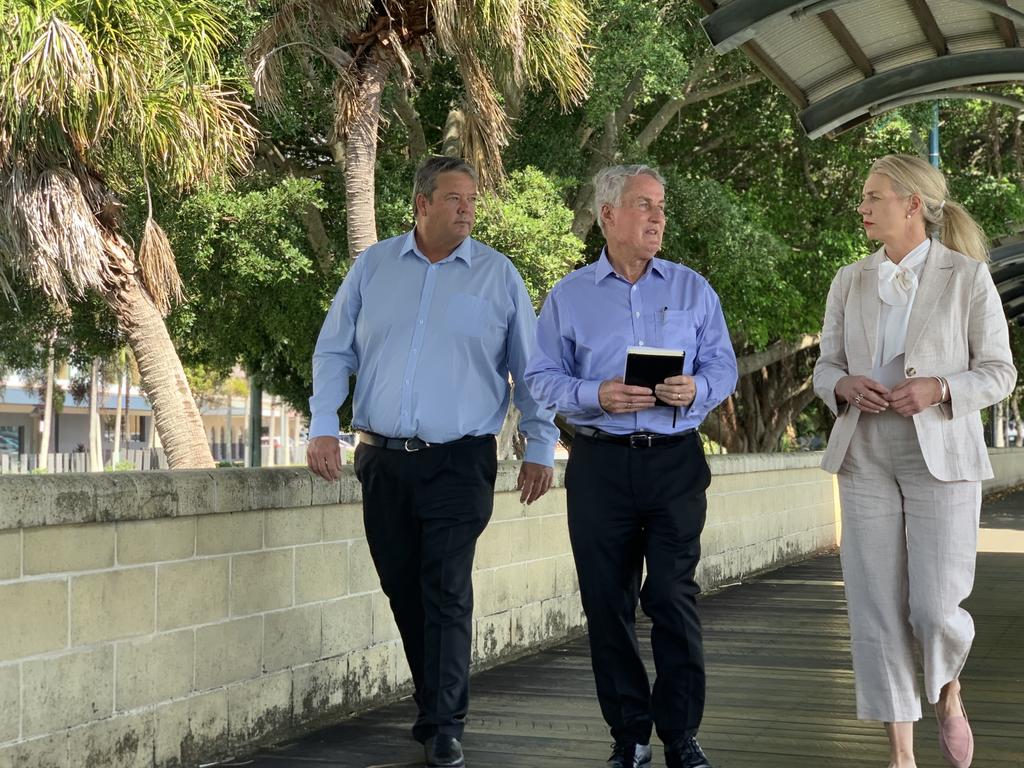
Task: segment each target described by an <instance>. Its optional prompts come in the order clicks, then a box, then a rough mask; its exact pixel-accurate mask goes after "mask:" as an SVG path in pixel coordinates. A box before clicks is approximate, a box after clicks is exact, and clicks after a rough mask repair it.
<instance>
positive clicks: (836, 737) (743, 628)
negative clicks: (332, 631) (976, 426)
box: [224, 493, 1024, 768]
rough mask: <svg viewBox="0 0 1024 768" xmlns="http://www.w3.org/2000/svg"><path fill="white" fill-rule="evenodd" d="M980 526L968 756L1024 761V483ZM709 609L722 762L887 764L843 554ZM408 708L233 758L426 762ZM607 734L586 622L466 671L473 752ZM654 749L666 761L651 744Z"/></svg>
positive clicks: (565, 758)
mask: <svg viewBox="0 0 1024 768" xmlns="http://www.w3.org/2000/svg"><path fill="white" fill-rule="evenodd" d="M982 534H983V535H982V542H981V546H980V547H979V549H980V550H981V551H980V553H979V555H978V578H977V585H976V588H975V590H974V594H973V596H972V597H971V598H970V600H969V602H968V603H967V606H968V608H969V609H970V610H971V612H972V613H973V615H974V617H975V621H976V624H977V626H978V635H977V638H976V640H975V644H974V650H973V652H972V654H971V658H970V661H969V662H968V665H967V668H966V670H965V672H964V676H963V686H964V697H965V701H966V703H967V708H968V713H969V715H970V717H971V721H972V724H973V726H974V730H975V734H976V739H977V749H976V754H975V761H974V765H975V766H977V767H978V768H1010V767H1011V766H1012V767H1013V768H1024V493H1017V494H1014V495H1010V496H1007V497H1005V498H1003V499H1001V500H998V501H994V502H990V503H988V504H986V506H985V511H984V515H983V522H982ZM701 613H702V616H703V620H704V627H705V648H706V653H707V669H708V702H707V710H706V715H705V718H704V725H703V727H702V728H701V732H700V740H701V743H702V744H703V745H704V748H705V750H706V751H707V752H708V755H709V757H710V758H711V759H712V762H713V764H714V765H715V767H716V768H805V767H807V768H809V767H810V766H816V767H819V766H829V767H831V766H851V767H852V768H858V767H860V766H863V767H864V768H868V767H871V768H875V767H878V768H884V766H886V765H887V762H888V760H887V757H888V749H887V746H886V741H885V736H884V733H883V731H882V728H881V726H879V725H878V724H877V723H862V722H859V721H857V720H856V719H855V717H854V695H853V675H852V672H851V671H850V648H849V634H848V629H847V623H846V613H845V604H844V598H843V584H842V575H841V573H840V568H839V559H838V556H837V555H835V554H831V555H824V556H821V557H818V558H816V559H814V560H810V561H808V562H805V563H801V564H798V565H793V566H790V567H787V568H783V569H781V570H778V571H775V572H773V573H770V574H766V575H764V576H761V577H759V578H755V579H751V580H750V581H749V582H746V583H744V584H743V585H741V586H735V587H731V588H728V589H725V590H722V591H721V592H718V593H717V594H714V595H710V596H708V597H705V598H703V599H702V601H701ZM643 634H644V635H646V634H647V632H646V631H644V632H643ZM645 640H646V639H645ZM644 645H645V646H646V648H645V652H646V653H647V661H648V665H649V666H651V657H650V652H649V651H650V649H649V643H646V642H645V643H644ZM925 706H926V710H925V711H926V717H925V719H924V720H922V721H921V723H920V724H919V726H918V728H917V736H916V743H917V754H918V766H919V767H920V768H938V766H943V765H945V763H944V762H943V761H942V759H941V758H940V756H939V754H938V746H937V744H936V726H935V721H934V718H933V717H931V716H930V713H929V712H928V708H927V704H926V703H925ZM413 712H414V710H413V707H412V706H411V702H409V701H408V700H406V701H402V702H399V703H397V704H394V705H391V706H387V707H383V708H381V709H378V710H375V711H372V712H369V713H366V714H364V715H361V716H359V717H356V718H353V719H350V720H346V721H344V722H342V723H339V724H338V725H336V726H334V727H331V728H329V729H327V730H324V731H320V732H318V733H315V734H312V735H311V736H308V737H306V738H305V739H303V740H300V741H296V742H293V743H289V744H282V745H279V746H277V747H275V748H272V749H267V750H264V751H262V752H261V753H260V754H259V755H257V756H255V758H251V759H249V760H244V761H242V760H239V761H237V762H234V763H226V764H224V765H247V766H252V768H326V766H335V767H336V768H371V767H372V768H399V767H400V766H420V765H422V750H421V748H420V747H419V745H418V744H416V743H415V742H413V741H412V740H411V738H410V737H409V735H408V733H409V730H408V729H409V724H410V722H411V721H412V717H413ZM609 743H610V739H609V736H608V733H607V729H606V727H605V724H604V722H603V721H602V720H601V716H600V712H599V710H598V706H597V701H596V698H595V694H594V685H593V679H592V677H591V671H590V659H589V654H588V651H587V643H586V639H585V638H580V639H577V640H574V641H570V642H566V643H564V644H562V645H559V646H557V647H555V648H552V649H550V650H547V651H544V652H541V653H538V654H535V655H532V656H529V657H526V658H523V659H520V660H518V661H515V662H512V663H509V664H506V665H504V666H501V667H498V668H496V669H493V670H490V671H487V672H484V673H482V674H480V675H478V676H476V677H474V679H473V688H472V699H471V706H470V718H469V722H468V727H467V729H466V737H465V748H466V759H467V765H468V766H469V768H555V766H558V768H583V767H584V766H590V767H591V768H597V767H599V766H603V765H604V761H605V760H606V759H607V757H608V754H609V751H610V750H609ZM654 765H655V766H661V765H664V761H663V757H662V753H661V750H660V748H657V747H656V749H655V759H654Z"/></svg>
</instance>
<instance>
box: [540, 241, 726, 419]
mask: <svg viewBox="0 0 1024 768" xmlns="http://www.w3.org/2000/svg"><path fill="white" fill-rule="evenodd" d="M631 346H649V347H668V348H672V349H683V350H685V351H686V360H685V362H684V365H683V373H685V374H687V375H689V376H693V378H694V381H695V383H696V386H697V395H696V397H695V398H694V400H693V403H691V404H690V406H689V407H687V408H680V409H679V417H678V419H677V420H676V423H675V426H673V424H672V420H673V409H672V408H667V407H663V406H655V407H653V408H647V409H645V410H642V411H638V412H636V413H618V414H610V413H606V412H605V411H604V410H603V409H602V408H601V405H600V403H599V402H598V389H599V388H600V386H601V383H602V382H603V381H606V380H608V379H614V378H617V377H620V376H622V375H623V373H624V371H625V365H626V348H627V347H631ZM526 382H527V384H528V385H529V387H530V392H531V393H532V394H533V396H534V398H536V400H537V402H538V403H539V404H540V405H541V406H543V407H547V408H554V409H555V410H557V411H558V412H559V413H561V414H562V415H563V416H565V418H566V419H568V420H569V422H570V423H571V424H575V425H577V426H588V427H595V428H597V429H601V430H604V431H605V432H612V433H615V434H628V433H631V432H656V433H660V434H672V433H676V432H681V431H683V430H686V429H690V428H694V427H697V426H699V425H700V423H701V422H702V421H703V420H704V417H705V416H707V414H708V413H709V412H710V411H711V409H712V408H714V407H715V406H716V405H718V404H719V403H720V402H722V401H723V400H724V399H725V398H726V397H728V396H729V395H730V394H732V392H733V390H734V389H735V388H736V354H735V352H733V348H732V342H730V340H729V330H728V328H726V325H725V317H724V316H723V314H722V306H721V303H720V302H719V300H718V295H717V294H716V293H715V292H714V290H712V288H711V286H710V285H709V284H708V281H707V280H705V279H704V278H703V277H701V276H700V275H698V274H697V273H696V272H694V271H693V270H692V269H689V268H688V267H684V266H682V265H680V264H675V263H673V262H670V261H665V260H663V259H657V258H655V259H652V260H651V262H650V265H649V266H648V268H647V271H646V272H645V273H644V275H643V277H641V278H640V279H639V280H637V281H636V283H635V284H632V285H631V284H630V283H629V281H628V280H626V279H625V278H623V277H622V276H620V275H618V274H617V273H616V272H615V270H614V269H613V268H612V265H611V263H610V262H609V261H608V256H607V253H605V252H602V253H601V258H600V259H598V260H597V261H596V262H594V263H593V264H590V265H588V266H586V267H583V268H582V269H578V270H576V271H575V272H573V273H571V274H570V275H568V276H566V277H565V278H563V279H562V280H561V281H560V282H559V283H558V284H557V285H556V286H555V287H554V289H552V291H551V293H550V295H549V296H548V298H547V301H546V302H545V303H544V309H543V310H542V311H541V315H540V322H539V324H538V326H537V346H536V349H535V351H534V353H533V355H532V356H531V358H530V363H529V365H528V366H527V369H526Z"/></svg>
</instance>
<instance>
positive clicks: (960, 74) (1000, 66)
mask: <svg viewBox="0 0 1024 768" xmlns="http://www.w3.org/2000/svg"><path fill="white" fill-rule="evenodd" d="M737 1H738V0H737ZM726 7H728V6H726ZM1007 80H1024V49H1021V48H1000V49H999V50H994V51H972V52H971V53H961V54H955V55H953V54H951V55H949V56H943V57H941V58H939V59H930V60H928V61H919V62H916V63H914V64H908V65H907V66H904V67H898V68H897V69H892V70H889V71H888V72H882V73H881V74H877V75H875V76H874V77H872V78H868V79H866V80H861V81H860V82H859V83H854V84H853V85H851V86H848V87H847V88H843V89H842V90H840V91H837V92H836V93H833V94H831V95H829V96H826V97H825V98H823V99H821V100H819V101H817V102H815V103H814V104H811V105H810V106H809V107H807V108H806V109H804V110H802V111H801V112H800V122H801V124H802V125H803V127H804V130H805V131H807V135H808V136H810V137H811V138H815V139H816V138H819V137H820V136H824V135H825V134H826V133H828V132H829V131H834V130H836V129H839V128H841V127H842V126H844V125H845V124H847V123H849V122H850V121H852V120H855V119H856V118H858V117H860V116H862V115H864V114H867V113H868V112H869V110H870V109H871V107H872V106H874V105H876V104H881V103H884V102H887V101H893V100H895V99H899V98H903V97H906V96H911V95H917V94H922V93H926V92H929V91H938V90H944V89H948V88H955V87H957V86H961V85H979V84H982V83H998V82H1005V81H1007Z"/></svg>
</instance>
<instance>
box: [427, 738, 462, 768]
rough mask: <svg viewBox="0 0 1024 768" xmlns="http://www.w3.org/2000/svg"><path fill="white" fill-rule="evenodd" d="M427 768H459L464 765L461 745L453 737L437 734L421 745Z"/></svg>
mask: <svg viewBox="0 0 1024 768" xmlns="http://www.w3.org/2000/svg"><path fill="white" fill-rule="evenodd" d="M423 754H424V756H425V757H426V761H427V768H459V767H460V766H463V765H465V764H466V759H465V758H464V757H463V756H462V744H460V743H459V740H458V739H456V738H455V737H454V736H446V735H445V734H443V733H439V734H437V735H436V736H431V737H430V738H429V739H427V740H426V742H425V743H424V744H423Z"/></svg>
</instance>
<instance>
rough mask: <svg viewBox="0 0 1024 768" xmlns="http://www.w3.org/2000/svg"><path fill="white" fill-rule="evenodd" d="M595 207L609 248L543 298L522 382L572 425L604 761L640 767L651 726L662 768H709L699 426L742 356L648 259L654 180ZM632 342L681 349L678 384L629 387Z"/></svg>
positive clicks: (704, 285) (684, 277)
mask: <svg viewBox="0 0 1024 768" xmlns="http://www.w3.org/2000/svg"><path fill="white" fill-rule="evenodd" d="M595 210H596V211H597V213H598V222H599V223H600V226H601V230H602V232H603V233H604V236H605V241H606V246H605V249H604V251H603V252H602V253H601V257H600V259H598V260H597V261H596V262H595V263H593V264H590V265H588V266H586V267H583V268H582V269H578V270H576V271H575V272H573V273H572V274H570V275H568V276H567V277H565V278H564V279H563V280H561V281H560V282H559V283H558V284H557V285H556V286H555V287H554V289H553V290H552V291H551V294H550V295H549V296H548V299H547V301H546V302H545V304H544V309H543V311H542V312H541V316H540V323H539V325H538V327H537V348H536V350H535V352H534V354H533V356H532V358H531V360H530V364H529V366H528V367H527V371H526V377H525V378H526V381H527V384H528V385H529V387H530V392H531V393H532V394H533V396H534V398H536V400H537V401H538V403H539V404H540V405H541V406H544V407H549V408H554V409H556V410H557V411H558V412H559V413H561V414H562V415H563V416H564V417H565V418H566V419H567V420H568V421H569V422H570V423H571V424H573V425H574V426H575V427H576V436H575V439H574V440H573V445H572V453H571V454H570V456H569V464H568V467H567V468H566V473H565V488H566V492H567V500H568V517H569V535H570V539H571V541H572V550H573V556H574V557H575V560H576V572H577V574H578V576H579V582H580V594H581V596H582V599H583V610H584V611H585V612H586V615H587V623H588V626H589V634H590V652H591V661H592V664H593V669H594V677H595V680H596V683H597V695H598V699H599V701H600V704H601V712H602V714H603V715H604V718H605V721H606V722H607V723H608V725H609V727H610V728H611V733H612V737H613V738H614V739H615V746H614V749H613V752H612V756H611V757H610V758H609V760H608V765H609V766H610V767H611V768H647V767H648V766H649V765H650V764H651V747H650V737H651V730H652V727H655V728H657V731H658V736H659V737H660V738H661V740H662V742H664V744H665V760H666V764H667V766H668V768H710V763H709V762H708V759H707V757H706V755H705V754H704V752H703V750H702V749H701V747H700V745H699V744H698V743H697V739H696V734H697V729H698V728H699V726H700V722H701V717H702V715H703V711H704V652H703V641H702V638H701V626H700V619H699V617H698V615H697V604H696V596H697V594H698V593H699V592H700V588H699V587H698V586H697V583H696V582H695V581H694V572H695V570H696V567H697V562H698V560H699V559H700V534H701V531H702V529H703V527H704V519H705V514H706V511H707V500H706V497H705V490H706V489H707V487H708V484H709V483H710V481H711V472H710V470H709V469H708V464H707V461H705V459H704V450H703V447H702V445H701V441H700V437H699V435H698V434H697V427H698V426H700V423H701V421H703V419H704V417H705V416H706V415H707V414H708V412H709V411H711V409H712V408H714V407H715V406H716V405H718V404H719V403H720V402H721V401H722V400H724V399H725V398H726V397H728V396H729V394H731V393H732V391H733V389H734V388H735V386H736V355H735V353H734V352H733V349H732V344H731V343H730V341H729V331H728V329H727V328H726V325H725V318H724V317H723V315H722V308H721V305H720V303H719V300H718V296H717V295H716V294H715V292H714V291H713V290H712V289H711V286H710V285H708V282H707V280H705V279H704V278H703V277H701V276H700V275H698V274H697V273H696V272H694V271H693V270H691V269H688V268H687V267H684V266H682V265H680V264H674V263H672V262H669V261H664V260H663V259H658V258H655V255H656V254H657V253H658V251H659V250H660V249H661V240H662V236H663V234H664V231H665V182H664V180H663V179H662V177H661V175H660V174H659V173H658V172H657V171H655V170H653V169H652V168H648V167H647V166H642V165H632V166H616V167H613V168H606V169H605V170H603V171H601V172H600V173H599V174H598V175H597V178H596V179H595ZM633 346H635V347H645V346H646V347H662V348H671V349H675V350H683V351H684V352H685V353H686V354H685V358H684V368H683V373H682V374H681V375H678V376H672V377H669V378H667V379H665V380H664V381H663V382H661V383H659V384H657V385H656V386H655V387H654V389H653V390H651V389H649V388H647V387H639V386H630V385H627V384H624V383H623V381H622V375H623V372H624V368H625V360H626V350H627V348H628V347H633ZM655 396H657V398H658V399H659V400H661V401H662V402H666V403H669V404H671V406H672V407H665V406H662V405H655V402H656V400H655ZM645 561H646V564H647V578H646V580H645V581H644V582H643V588H642V589H641V584H640V582H641V576H642V573H643V567H644V563H645ZM638 599H639V601H640V604H641V606H642V607H643V610H644V613H646V614H647V615H648V616H649V617H650V619H651V621H652V623H653V629H652V631H651V644H652V646H653V649H654V662H655V668H656V671H657V679H656V680H655V683H654V688H653V691H652V689H651V686H650V684H649V682H648V678H647V672H646V670H645V669H644V664H643V661H642V660H641V658H640V654H639V652H638V649H637V639H636V625H635V617H636V605H637V601H638Z"/></svg>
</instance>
